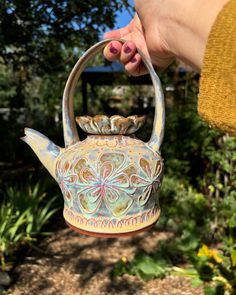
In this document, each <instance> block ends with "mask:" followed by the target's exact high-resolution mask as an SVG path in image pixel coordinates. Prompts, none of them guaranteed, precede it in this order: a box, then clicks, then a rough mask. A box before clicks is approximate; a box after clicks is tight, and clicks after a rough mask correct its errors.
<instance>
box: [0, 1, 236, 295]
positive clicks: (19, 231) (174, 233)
mask: <svg viewBox="0 0 236 295" xmlns="http://www.w3.org/2000/svg"><path fill="white" fill-rule="evenodd" d="M124 2H126V1H124ZM123 5H125V4H124V3H123V1H95V0H88V1H86V2H85V1H75V0H73V1H36V0H32V1H24V0H19V1H18V0H17V1H6V0H3V1H0V8H1V9H0V40H1V42H0V95H1V101H0V134H1V145H0V173H1V178H0V186H1V190H0V256H1V267H2V268H3V269H8V263H9V262H11V263H14V253H15V251H17V250H18V248H19V247H21V246H22V245H25V244H27V245H30V246H31V247H35V246H36V244H35V243H34V242H35V241H37V239H38V238H39V237H40V235H42V234H46V233H47V232H48V226H47V224H48V222H49V221H50V218H51V216H52V215H53V214H54V213H55V212H56V210H57V208H58V207H62V198H61V196H60V199H58V198H57V196H59V195H60V192H59V189H58V188H57V187H56V184H52V183H51V181H50V179H51V178H50V177H49V174H48V173H47V172H46V171H45V170H44V169H43V168H42V166H41V164H40V163H39V161H38V160H37V158H36V157H35V156H34V154H33V153H32V151H31V150H30V149H29V148H28V147H27V146H26V145H25V144H24V143H23V142H21V141H20V140H19V137H20V136H22V135H23V128H24V126H28V127H33V128H34V129H36V130H39V131H41V132H43V133H45V134H46V135H47V136H48V137H49V138H50V139H52V140H53V141H54V142H55V143H56V144H58V145H61V146H63V141H62V126H61V97H62V93H63V87H64V85H65V82H66V79H67V77H68V75H69V72H70V70H71V69H72V67H73V64H74V63H75V62H76V60H77V59H78V56H80V55H81V53H82V52H83V51H84V49H85V48H88V47H89V46H90V45H91V44H94V43H95V42H97V41H98V39H99V36H100V34H101V33H102V31H103V30H104V29H105V28H107V27H113V26H114V23H115V15H116V13H117V11H119V10H120V9H122V6H123ZM98 63H99V64H102V63H104V61H103V58H102V57H101V56H100V57H97V58H96V59H95V60H94V61H92V62H91V63H90V65H93V64H98ZM125 77H126V75H124V77H121V78H120V80H119V79H117V80H116V81H115V82H114V83H113V84H112V85H110V86H105V85H104V86H101V85H99V86H96V85H90V86H89V87H88V105H89V106H90V108H89V113H90V114H91V115H94V114H97V113H109V114H115V113H119V114H120V113H121V114H123V115H130V114H135V113H136V114H141V113H144V114H145V115H146V117H147V120H146V124H145V126H144V127H143V128H141V129H140V131H139V132H138V133H137V136H138V137H139V138H141V139H143V140H148V138H149V136H150V132H151V129H152V121H153V114H154V108H153V101H152V99H153V91H152V90H151V89H150V87H149V86H147V85H142V86H133V85H132V86H131V85H128V86H125V87H124V85H123V81H124V79H125ZM161 79H162V83H163V86H164V92H165V97H166V131H165V138H164V143H163V146H162V156H163V157H164V160H165V177H164V180H163V185H162V188H161V191H160V195H159V197H160V204H161V207H162V214H161V218H160V221H159V222H158V224H157V230H160V231H165V232H168V233H171V235H170V237H169V238H168V239H167V240H165V241H163V242H159V244H158V245H157V247H156V250H155V251H153V253H146V252H145V251H143V250H142V251H140V252H138V253H137V254H136V256H135V257H134V259H133V260H129V259H128V258H122V259H121V260H120V261H119V262H118V263H117V264H116V265H115V267H114V270H113V275H122V274H124V273H130V274H133V275H137V276H140V277H142V278H143V279H145V280H147V279H152V278H155V277H158V278H163V277H164V276H166V275H168V274H173V275H178V276H186V277H189V278H190V279H191V280H192V284H193V286H198V285H199V284H203V285H204V289H205V294H216V295H217V294H224V292H226V291H227V292H229V293H231V294H235V288H236V237H235V235H236V139H235V138H234V137H230V136H229V135H228V134H223V133H221V132H219V131H217V130H213V129H211V128H209V126H207V125H206V124H205V123H204V122H203V121H202V120H201V118H199V116H198V114H197V92H198V79H199V77H198V75H196V74H194V73H190V72H186V71H183V70H182V69H181V68H180V67H179V66H178V65H172V66H171V67H170V68H169V69H168V70H167V71H165V72H164V73H162V74H161ZM75 106H76V108H75V109H76V112H78V111H80V110H81V109H82V96H81V84H80V83H79V85H78V91H77V93H76V97H75ZM49 127H50V128H49ZM29 175H31V177H30V178H29ZM39 179H41V180H39ZM60 200H61V201H60ZM49 228H50V227H49Z"/></svg>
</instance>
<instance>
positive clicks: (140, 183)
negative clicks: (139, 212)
mask: <svg viewBox="0 0 236 295" xmlns="http://www.w3.org/2000/svg"><path fill="white" fill-rule="evenodd" d="M139 166H140V168H141V171H142V173H143V176H141V173H140V174H139V175H138V174H133V175H132V176H131V183H132V184H133V186H134V187H136V188H142V189H143V193H142V194H141V195H140V197H139V198H138V201H139V205H140V206H143V205H145V204H146V203H147V201H148V200H149V198H150V195H151V194H152V192H154V193H155V192H157V191H158V189H159V187H160V184H161V179H160V176H161V172H162V162H161V161H157V162H156V165H155V169H153V170H152V169H151V167H150V163H149V162H148V161H147V160H145V159H144V158H141V159H140V161H139Z"/></svg>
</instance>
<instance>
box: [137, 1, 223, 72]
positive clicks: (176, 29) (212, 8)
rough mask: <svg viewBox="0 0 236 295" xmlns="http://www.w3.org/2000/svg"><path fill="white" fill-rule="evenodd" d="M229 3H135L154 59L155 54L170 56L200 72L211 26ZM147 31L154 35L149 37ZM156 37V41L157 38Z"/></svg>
mask: <svg viewBox="0 0 236 295" xmlns="http://www.w3.org/2000/svg"><path fill="white" fill-rule="evenodd" d="M227 2H228V0H211V1H205V0H188V1H183V0H165V1H158V0H148V1H143V0H134V4H135V9H136V11H137V13H138V15H139V17H140V19H141V22H142V24H143V26H144V29H145V32H147V34H146V41H149V40H148V38H149V39H150V40H151V39H154V38H157V41H156V42H152V44H155V46H156V47H155V46H152V48H151V51H152V52H151V55H152V56H153V55H154V54H155V51H156V52H158V53H160V44H161V46H162V50H163V51H166V52H168V53H169V54H172V55H174V56H176V57H177V58H179V59H180V60H182V61H184V62H186V63H187V64H188V65H190V66H192V67H193V68H194V69H197V70H200V69H201V66H202V62H203V56H204V52H205V47H206V43H207V39H208V36H209V33H210V31H211V28H212V25H213V23H214V22H215V19H216V17H217V15H218V14H219V12H220V11H221V9H222V8H223V6H224V5H225V4H226V3H227ZM148 31H150V32H152V34H148ZM154 36H155V37H154ZM157 36H158V37H157ZM149 49H150V48H149Z"/></svg>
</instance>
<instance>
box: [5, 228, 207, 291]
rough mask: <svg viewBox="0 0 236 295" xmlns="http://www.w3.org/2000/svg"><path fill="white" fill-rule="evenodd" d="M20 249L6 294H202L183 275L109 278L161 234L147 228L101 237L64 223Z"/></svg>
mask: <svg viewBox="0 0 236 295" xmlns="http://www.w3.org/2000/svg"><path fill="white" fill-rule="evenodd" d="M58 227H59V229H57V230H54V232H53V235H52V236H50V237H47V238H45V239H44V240H43V241H41V242H40V243H39V244H38V247H39V248H40V249H41V250H42V252H40V253H39V252H38V251H37V252H36V251H31V252H29V253H26V257H25V258H24V259H23V261H22V262H21V263H20V264H19V265H18V266H17V267H16V268H15V269H14V271H13V273H12V277H13V284H12V287H11V289H10V290H9V293H8V294H11V295H23V294H24V295H39V294H40V295H77V294H78V295H107V294H117V295H159V294H160V295H202V294H203V291H202V289H201V288H197V289H196V288H192V287H191V283H190V281H189V280H188V279H186V278H180V277H172V276H168V277H166V278H165V279H162V280H161V279H153V280H151V281H148V282H144V281H143V280H141V279H139V278H138V277H136V276H131V275H127V274H126V275H123V276H122V277H115V278H114V277H112V276H110V272H111V270H112V269H113V267H114V264H115V263H116V262H117V261H119V260H120V259H121V257H122V256H126V257H127V258H128V259H129V260H130V259H132V257H133V256H134V254H135V253H137V251H140V250H141V249H143V250H145V251H147V252H151V251H153V250H154V249H155V248H156V247H158V243H159V242H160V240H163V239H166V237H167V234H166V233H162V232H157V230H156V229H155V228H154V229H151V230H149V231H148V232H144V233H141V234H139V235H137V236H135V237H127V238H117V239H106V238H103V239H101V238H93V237H85V236H81V235H79V234H78V233H76V232H74V231H72V230H70V229H69V228H67V227H66V225H64V224H63V225H59V226H57V228H58Z"/></svg>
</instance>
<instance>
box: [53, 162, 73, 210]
mask: <svg viewBox="0 0 236 295" xmlns="http://www.w3.org/2000/svg"><path fill="white" fill-rule="evenodd" d="M58 166H59V167H58V172H57V177H58V182H59V185H60V188H61V190H62V193H63V196H64V197H65V200H66V201H67V202H68V205H69V207H70V208H71V207H72V206H73V194H72V191H71V187H72V185H75V184H76V181H77V175H76V174H71V169H70V163H69V162H68V161H65V163H64V164H63V165H62V166H61V165H58Z"/></svg>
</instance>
